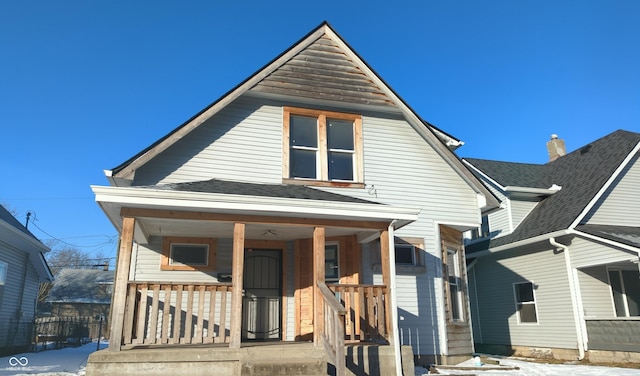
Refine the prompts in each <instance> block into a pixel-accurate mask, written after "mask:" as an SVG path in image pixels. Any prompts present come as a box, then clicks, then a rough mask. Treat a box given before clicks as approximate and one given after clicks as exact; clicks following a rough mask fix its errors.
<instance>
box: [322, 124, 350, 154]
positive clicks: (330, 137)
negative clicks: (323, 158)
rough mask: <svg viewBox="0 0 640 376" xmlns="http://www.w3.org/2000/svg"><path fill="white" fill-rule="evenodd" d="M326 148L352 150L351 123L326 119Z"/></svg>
mask: <svg viewBox="0 0 640 376" xmlns="http://www.w3.org/2000/svg"><path fill="white" fill-rule="evenodd" d="M327 146H328V147H329V149H342V150H354V146H353V121H351V120H336V119H327Z"/></svg>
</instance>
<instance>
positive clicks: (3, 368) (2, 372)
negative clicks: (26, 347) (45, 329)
mask: <svg viewBox="0 0 640 376" xmlns="http://www.w3.org/2000/svg"><path fill="white" fill-rule="evenodd" d="M107 346H108V343H107V342H105V341H101V342H100V349H104V348H106V347H107ZM96 349H97V343H96V342H90V343H87V344H86V345H83V346H79V347H68V348H65V349H60V350H46V351H40V352H37V353H22V354H17V355H12V356H5V357H2V358H0V376H22V375H30V376H33V375H37V376H84V374H85V368H86V366H87V359H88V358H89V355H90V354H91V353H92V352H94V351H96Z"/></svg>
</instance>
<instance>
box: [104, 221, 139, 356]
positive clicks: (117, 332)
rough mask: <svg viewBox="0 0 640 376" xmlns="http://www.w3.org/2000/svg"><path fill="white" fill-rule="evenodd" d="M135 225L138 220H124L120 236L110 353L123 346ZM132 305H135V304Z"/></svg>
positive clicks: (112, 309)
mask: <svg viewBox="0 0 640 376" xmlns="http://www.w3.org/2000/svg"><path fill="white" fill-rule="evenodd" d="M135 224H136V220H135V218H133V217H124V218H122V233H121V234H120V246H119V248H118V259H117V267H116V278H115V281H114V286H113V302H112V305H111V333H110V337H109V351H120V346H121V345H122V334H123V333H122V331H123V328H124V313H125V312H124V311H125V305H126V302H127V284H128V283H129V270H130V268H131V254H132V252H133V230H134V228H135ZM130 304H133V302H131V303H130Z"/></svg>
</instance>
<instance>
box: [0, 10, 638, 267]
mask: <svg viewBox="0 0 640 376" xmlns="http://www.w3.org/2000/svg"><path fill="white" fill-rule="evenodd" d="M323 20H327V21H329V23H330V24H331V25H332V26H333V27H334V28H335V30H336V31H337V32H338V33H339V34H340V35H341V36H342V37H343V38H344V39H345V40H346V41H347V43H349V44H350V45H351V47H353V48H354V49H355V50H356V52H358V54H360V56H361V57H362V58H363V59H364V60H365V61H366V62H367V63H368V64H369V65H370V66H371V67H372V68H373V69H374V70H375V71H376V72H377V73H378V74H379V75H380V76H381V77H382V78H383V79H384V80H385V81H386V82H387V83H388V84H389V85H390V86H391V87H392V88H393V89H394V90H395V91H396V92H397V93H398V94H399V95H400V96H401V97H403V98H404V100H405V101H406V102H408V103H409V105H410V106H411V107H413V109H414V110H416V112H418V113H419V114H420V115H421V116H422V117H423V118H424V119H425V120H427V121H429V122H431V123H433V124H435V125H436V126H438V127H440V128H442V129H443V130H445V131H446V132H448V133H450V134H453V135H454V136H456V137H458V138H460V139H462V140H463V141H465V145H464V146H463V147H462V148H461V149H459V154H460V155H461V156H465V157H475V158H486V159H497V160H508V161H518V162H528V163H545V162H546V160H547V154H546V149H545V142H546V141H547V140H548V139H549V136H550V135H551V134H552V133H557V134H558V135H559V136H560V138H563V139H564V140H565V142H566V144H567V149H568V150H569V151H572V150H575V149H576V148H578V147H580V146H582V145H584V144H587V143H589V142H590V141H593V140H595V139H597V138H600V137H602V136H604V135H606V134H608V133H610V132H612V131H614V130H617V129H626V130H630V131H635V132H640V2H639V1H635V0H627V1H621V0H606V1H605V0H602V1H592V0H580V1H545V0H542V1H539V0H538V1H527V0H524V1H511V0H509V1H470V0H467V1H415V2H389V1H384V2H383V1H374V0H371V1H362V2H358V1H349V2H346V1H332V0H326V1H322V2H306V1H291V2H285V1H269V2H267V1H260V2H258V1H188V2H186V1H185V2H183V1H167V0H159V1H135V2H132V1H122V0H115V1H67V0H61V1H29V0H21V1H1V2H0V129H2V141H3V142H2V147H0V203H3V204H6V205H7V206H8V207H9V208H11V209H14V210H15V211H17V213H18V219H20V220H21V221H24V217H25V214H26V212H27V211H32V212H34V213H35V222H33V225H34V226H30V229H31V230H32V231H33V233H34V234H35V235H36V236H38V237H39V238H41V239H43V240H47V239H51V238H55V239H59V240H61V241H63V242H65V243H67V244H69V245H73V246H77V247H78V248H80V249H82V250H84V251H86V252H87V253H89V254H95V253H96V252H102V253H104V254H106V255H110V256H113V255H115V248H116V245H117V237H116V232H115V230H114V228H113V226H112V225H111V224H110V223H109V222H108V221H107V219H106V217H105V216H104V215H103V214H102V212H101V211H100V209H99V208H98V206H97V205H96V204H95V202H94V197H93V194H92V192H91V190H90V188H89V185H92V184H98V185H106V184H107V181H106V179H105V178H104V174H103V170H104V169H110V168H113V167H115V166H117V165H119V164H120V163H122V162H124V161H125V160H127V159H128V158H130V157H131V156H133V155H134V154H136V153H137V152H139V151H140V150H142V149H143V148H145V147H146V146H148V145H150V144H151V143H153V142H154V141H156V140H157V139H158V138H160V137H162V136H163V135H165V134H166V133H168V132H169V131H171V130H172V129H174V128H175V127H177V126H178V125H180V124H182V123H183V122H184V121H185V120H187V119H188V118H190V117H191V116H192V115H194V114H195V113H197V112H198V111H200V110H201V109H202V108H204V107H205V106H207V105H208V104H210V103H211V102H213V101H214V100H216V99H217V98H218V97H219V96H221V95H222V94H224V93H225V92H227V91H228V90H229V89H231V88H233V87H234V86H235V85H237V84H238V83H240V82H241V81H242V80H244V79H245V78H246V77H247V76H249V75H251V74H252V73H254V72H255V71H256V70H258V69H259V68H261V67H262V66H263V65H264V64H266V63H267V62H269V61H270V60H271V59H273V58H274V57H276V56H277V55H278V54H280V53H281V52H282V51H283V50H285V49H287V48H288V47H290V46H291V45H292V44H293V43H295V42H296V41H298V40H299V39H300V38H301V37H303V36H304V35H305V34H306V33H308V32H309V31H311V30H312V29H314V28H315V27H316V26H318V25H319V24H320V23H321V22H322V21H323ZM35 226H37V227H35ZM65 243H59V244H62V245H65Z"/></svg>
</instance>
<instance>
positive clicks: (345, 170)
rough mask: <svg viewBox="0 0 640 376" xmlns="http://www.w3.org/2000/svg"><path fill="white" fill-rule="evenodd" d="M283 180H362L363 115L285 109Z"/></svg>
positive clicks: (329, 182) (340, 182)
mask: <svg viewBox="0 0 640 376" xmlns="http://www.w3.org/2000/svg"><path fill="white" fill-rule="evenodd" d="M283 140H284V142H283V168H282V171H283V179H285V180H288V181H289V182H291V181H293V180H303V181H305V183H307V184H308V183H309V180H313V181H315V183H316V184H326V185H340V186H343V185H345V184H347V185H348V186H352V185H354V184H362V183H363V172H362V171H363V166H362V116H360V115H354V114H345V113H340V112H330V111H319V110H309V109H302V108H293V107H285V108H284V134H283Z"/></svg>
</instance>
